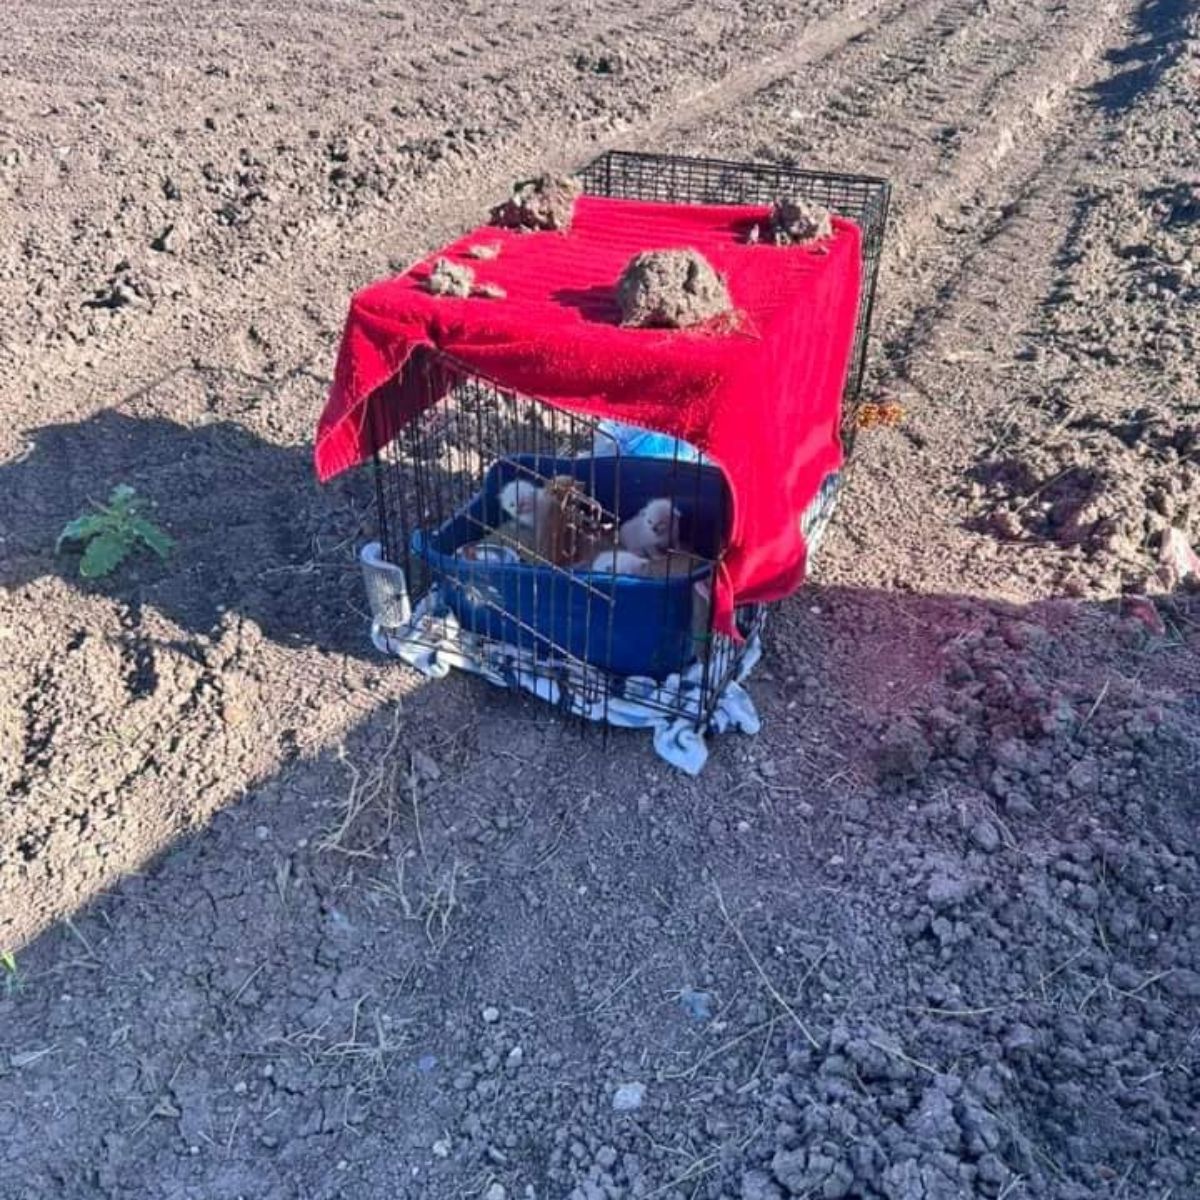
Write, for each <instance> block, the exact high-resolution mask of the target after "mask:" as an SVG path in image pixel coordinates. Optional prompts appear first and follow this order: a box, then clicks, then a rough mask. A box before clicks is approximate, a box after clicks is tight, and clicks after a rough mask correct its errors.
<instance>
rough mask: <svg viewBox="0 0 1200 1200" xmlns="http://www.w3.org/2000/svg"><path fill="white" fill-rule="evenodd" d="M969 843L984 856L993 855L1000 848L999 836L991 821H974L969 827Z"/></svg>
mask: <svg viewBox="0 0 1200 1200" xmlns="http://www.w3.org/2000/svg"><path fill="white" fill-rule="evenodd" d="M971 841H973V842H974V843H975V845H976V846H978V847H979V849H980V850H982V851H983V852H984V854H994V853H995V852H996V851H997V850H998V849H999V848H1000V834H999V832H998V830H997V829H996V827H995V825H993V824H992V823H991V821H976V822H975V824H974V825H972V826H971Z"/></svg>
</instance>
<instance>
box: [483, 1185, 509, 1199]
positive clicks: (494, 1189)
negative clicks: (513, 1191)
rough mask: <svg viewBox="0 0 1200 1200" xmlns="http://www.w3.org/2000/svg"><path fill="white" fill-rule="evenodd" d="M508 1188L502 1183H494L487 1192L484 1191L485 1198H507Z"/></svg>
mask: <svg viewBox="0 0 1200 1200" xmlns="http://www.w3.org/2000/svg"><path fill="white" fill-rule="evenodd" d="M507 1197H508V1190H507V1189H506V1188H505V1186H504V1184H502V1183H493V1184H492V1186H491V1187H490V1188H488V1190H487V1191H486V1192H484V1193H483V1200H507Z"/></svg>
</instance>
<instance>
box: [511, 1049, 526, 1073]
mask: <svg viewBox="0 0 1200 1200" xmlns="http://www.w3.org/2000/svg"><path fill="white" fill-rule="evenodd" d="M506 1061H507V1063H508V1069H509V1070H510V1071H515V1070H517V1068H518V1067H520V1066H521V1064H522V1063H523V1062H524V1061H525V1051H524V1050H522V1049H521V1047H520V1046H514V1047H513V1048H512V1049H511V1050H510V1051H509V1052H508V1059H507V1060H506Z"/></svg>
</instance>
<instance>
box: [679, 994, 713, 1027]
mask: <svg viewBox="0 0 1200 1200" xmlns="http://www.w3.org/2000/svg"><path fill="white" fill-rule="evenodd" d="M679 1003H680V1005H681V1006H682V1007H683V1011H684V1012H686V1013H687V1015H688V1016H689V1017H691V1018H692V1020H693V1021H707V1020H708V1019H709V1018H710V1017H711V1016H712V995H711V994H710V993H709V992H696V991H693V990H692V989H691V988H684V989H683V991H682V992H680V993H679Z"/></svg>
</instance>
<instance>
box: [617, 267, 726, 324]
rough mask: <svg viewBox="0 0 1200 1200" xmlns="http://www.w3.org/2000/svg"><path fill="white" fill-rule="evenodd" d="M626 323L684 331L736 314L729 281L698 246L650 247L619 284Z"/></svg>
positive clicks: (618, 295) (622, 317)
mask: <svg viewBox="0 0 1200 1200" xmlns="http://www.w3.org/2000/svg"><path fill="white" fill-rule="evenodd" d="M617 301H618V303H619V304H620V306H621V324H622V325H637V326H659V327H663V328H668V329H685V328H687V327H689V326H691V325H699V324H700V323H701V322H703V321H708V320H711V319H712V318H713V317H717V316H722V315H726V314H729V313H732V311H733V303H732V301H731V300H730V298H729V292H728V290H727V289H726V287H725V281H724V280H723V279H722V278H721V277H720V275H718V274H717V272H716V271H715V270H714V269H713V267H712V264H711V263H709V261H708V260H707V259H706V258H705V257H704V256H703V255H702V254H698V253H697V252H696V251H695V250H647V251H645V252H643V253H641V254H638V255H636V256H635V257H634V258H633V260H632V261H631V262H630V263H629V265H628V266H627V267H626V268H625V270H624V271H623V272H622V273H621V278H620V280H619V282H618V283H617Z"/></svg>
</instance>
